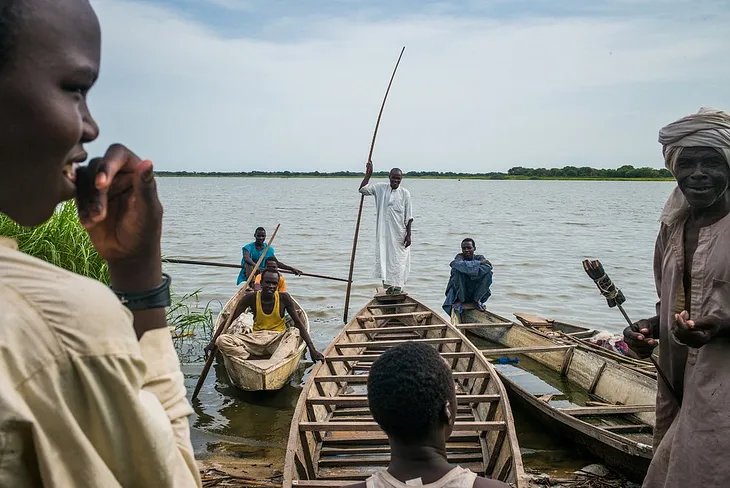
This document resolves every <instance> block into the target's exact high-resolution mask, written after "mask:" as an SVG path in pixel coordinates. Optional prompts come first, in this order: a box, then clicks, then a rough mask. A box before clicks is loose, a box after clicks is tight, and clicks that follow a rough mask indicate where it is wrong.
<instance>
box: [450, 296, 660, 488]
mask: <svg viewBox="0 0 730 488" xmlns="http://www.w3.org/2000/svg"><path fill="white" fill-rule="evenodd" d="M451 319H452V323H454V324H455V325H456V326H457V327H458V328H459V329H460V330H463V331H465V332H467V333H468V334H473V336H470V337H474V336H476V337H475V338H474V341H475V342H476V345H477V347H478V348H479V349H481V350H482V353H483V354H485V355H487V356H491V357H493V358H499V357H503V358H505V357H506V358H509V359H512V360H513V361H514V359H513V358H515V357H517V359H518V361H519V362H518V363H517V364H497V365H495V368H496V369H497V371H498V372H499V374H500V376H501V378H502V381H503V383H504V385H505V387H506V388H507V390H508V392H509V395H510V400H511V401H512V403H513V404H514V405H518V404H519V405H521V406H523V407H525V408H527V409H529V410H530V411H531V412H532V413H534V414H535V415H536V416H537V417H538V418H539V420H540V421H541V422H543V423H544V424H545V425H546V426H549V427H550V428H551V429H553V430H554V431H555V432H556V433H558V434H559V435H561V436H562V437H564V438H567V439H570V440H572V441H573V442H575V444H576V445H577V446H579V447H581V448H584V449H585V450H587V451H588V452H590V453H591V454H593V455H594V456H596V457H597V458H599V459H601V460H602V462H603V463H604V464H605V465H606V466H608V467H610V468H612V469H614V470H615V471H617V472H619V473H621V474H623V475H624V476H626V477H627V478H628V479H630V480H632V481H637V482H640V481H641V480H642V479H643V478H644V476H645V475H646V471H647V469H648V467H649V463H650V461H651V457H652V447H651V444H652V435H653V429H654V425H655V420H656V419H655V414H654V408H655V402H656V399H655V396H656V387H657V383H656V379H654V378H651V377H649V376H647V375H646V374H643V373H641V372H638V371H636V370H634V369H632V368H629V367H626V366H625V365H623V364H621V363H620V362H619V361H616V360H614V359H613V358H609V357H606V356H602V355H599V354H596V353H595V352H594V351H593V350H592V349H590V348H588V347H585V346H583V345H581V344H576V343H574V342H570V341H565V342H562V343H561V342H559V341H557V340H556V339H555V338H550V337H547V336H545V335H543V334H540V333H538V332H536V331H535V330H533V329H531V328H528V327H525V326H523V325H521V324H518V323H516V322H512V321H509V320H507V319H505V318H504V317H501V316H499V315H496V314H494V313H491V312H487V313H483V312H479V311H477V310H473V309H471V310H464V313H463V314H461V315H459V314H457V313H452V317H451ZM478 338H481V339H486V341H481V340H479V339H478ZM487 341H489V342H487ZM497 345H498V346H497ZM494 347H500V348H497V349H495V348H494ZM503 347H507V348H509V349H503ZM498 361H499V360H498Z"/></svg>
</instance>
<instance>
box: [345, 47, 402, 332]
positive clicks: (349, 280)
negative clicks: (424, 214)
mask: <svg viewBox="0 0 730 488" xmlns="http://www.w3.org/2000/svg"><path fill="white" fill-rule="evenodd" d="M405 50H406V47H405V46H403V49H401V50H400V55H399V56H398V61H396V63H395V68H393V74H392V75H390V81H389V82H388V88H387V89H386V90H385V96H384V97H383V103H382V104H381V105H380V112H379V113H378V120H377V122H375V131H373V140H372V142H371V143H370V152H369V153H368V159H367V162H370V160H371V159H372V157H373V149H374V148H375V138H376V137H377V136H378V127H380V118H381V117H382V116H383V109H384V108H385V101H386V100H387V99H388V93H389V92H390V87H391V85H392V84H393V79H394V78H395V72H396V71H398V65H399V64H400V60H401V58H402V57H403V52H404V51H405ZM364 201H365V195H363V194H360V207H359V208H358V209H357V223H356V224H355V237H353V239H352V255H351V256H350V272H349V274H348V275H347V292H346V293H345V315H344V317H343V319H342V320H343V322H344V323H347V314H348V311H349V308H350V291H351V290H352V272H353V270H354V268H355V252H356V251H357V238H358V236H359V235H360V219H361V218H362V205H363V203H364Z"/></svg>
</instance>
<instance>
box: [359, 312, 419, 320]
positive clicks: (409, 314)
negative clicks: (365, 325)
mask: <svg viewBox="0 0 730 488" xmlns="http://www.w3.org/2000/svg"><path fill="white" fill-rule="evenodd" d="M432 315H433V314H432V313H431V312H427V311H425V310H424V311H422V312H398V313H383V314H378V315H375V314H374V315H371V316H370V317H362V320H365V321H368V320H370V318H373V319H376V320H391V319H406V318H423V319H426V318H428V317H431V316H432ZM358 319H359V317H358Z"/></svg>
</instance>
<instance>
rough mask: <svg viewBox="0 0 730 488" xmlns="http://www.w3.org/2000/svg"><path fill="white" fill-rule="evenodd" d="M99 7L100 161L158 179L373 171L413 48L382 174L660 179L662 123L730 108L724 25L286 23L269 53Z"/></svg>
mask: <svg viewBox="0 0 730 488" xmlns="http://www.w3.org/2000/svg"><path fill="white" fill-rule="evenodd" d="M215 1H219V2H227V3H230V4H231V5H233V4H239V3H240V5H241V6H243V5H246V4H247V2H236V1H235V0H215ZM95 8H96V10H97V13H98V14H99V17H100V20H101V23H102V32H103V42H104V49H103V56H104V57H103V63H102V78H101V80H100V82H99V85H98V86H97V87H96V88H95V90H94V92H92V95H91V96H92V100H91V104H92V110H94V115H95V116H96V118H97V120H98V121H99V123H100V125H101V129H102V137H101V140H100V142H99V143H97V144H95V145H94V147H93V149H95V150H96V152H100V151H102V150H103V148H102V147H101V146H103V145H105V144H108V143H110V142H115V141H120V142H124V143H127V144H129V145H130V146H131V147H133V148H134V149H135V150H136V151H138V152H139V153H141V154H143V155H144V156H147V157H150V158H152V159H153V160H154V161H155V162H156V166H157V168H158V169H170V170H172V169H187V170H204V171H205V170H223V171H226V170H228V171H237V170H243V171H245V170H253V169H258V170H283V169H289V170H315V169H317V170H320V171H336V170H346V169H349V170H359V169H361V167H362V165H363V162H364V159H365V157H366V156H367V150H368V147H369V142H370V137H371V134H372V129H373V125H374V123H375V118H376V116H377V110H378V108H379V105H380V101H381V99H382V96H383V92H384V90H385V87H386V84H387V81H388V77H389V75H390V72H391V70H392V66H393V64H394V62H395V59H396V57H397V55H398V51H399V50H400V47H401V46H402V45H406V46H407V48H406V53H405V55H404V58H403V61H402V63H401V67H400V69H399V72H398V75H397V77H396V80H395V82H394V86H393V89H392V91H391V95H390V98H389V100H388V105H387V107H386V109H385V114H384V116H383V122H382V124H381V130H380V134H379V136H378V143H377V146H376V150H375V155H374V158H373V159H374V161H375V163H376V166H378V167H383V168H385V167H390V166H394V165H398V166H401V167H402V168H403V169H404V170H406V171H408V170H444V171H448V170H463V171H492V170H506V169H508V168H509V167H511V166H517V165H523V166H548V167H550V166H563V165H565V164H579V165H590V166H601V167H616V166H618V165H621V164H635V165H649V166H655V167H659V166H660V165H661V157H660V150H659V147H658V144H657V143H656V134H657V131H658V129H659V128H660V127H661V126H662V125H663V124H665V123H667V122H669V121H671V120H673V119H675V118H678V117H680V116H682V115H685V114H687V113H689V112H692V111H695V110H696V109H697V108H699V106H701V105H713V106H718V107H719V108H726V109H730V107H728V106H727V105H728V102H730V87H728V85H727V84H726V83H725V82H724V80H727V79H728V77H730V67H729V66H728V64H727V63H726V62H725V57H726V53H727V51H728V48H730V38H728V36H727V33H726V30H725V27H724V25H725V22H726V19H725V20H723V17H722V16H717V17H714V18H713V20H712V21H705V22H700V23H692V22H682V21H681V20H680V21H674V20H669V19H666V20H659V19H656V20H652V19H650V18H645V17H642V18H636V19H633V20H632V19H625V18H621V19H617V18H610V17H597V18H532V19H529V18H513V19H510V20H499V19H489V18H483V19H478V18H472V19H463V18H455V17H449V16H434V15H431V16H424V15H415V14H414V15H413V16H410V17H409V16H406V17H404V16H400V17H399V18H398V19H396V20H382V21H375V20H362V19H361V20H358V18H357V16H354V17H350V18H326V17H319V18H314V19H313V18H309V19H308V20H305V19H296V18H289V19H286V18H282V19H279V21H277V22H276V23H274V24H271V25H269V26H263V27H264V30H266V29H268V31H267V36H266V38H267V39H272V38H276V36H274V34H276V33H277V32H278V33H279V34H280V37H279V38H280V39H287V40H281V41H263V40H260V39H256V38H254V37H253V36H252V35H248V36H247V33H246V32H241V34H240V35H239V36H234V37H231V35H230V32H227V35H226V37H224V36H222V35H219V34H217V33H216V32H215V30H214V29H213V28H211V27H210V26H205V25H203V24H200V23H196V22H195V21H193V20H190V19H188V18H184V17H182V16H180V15H178V14H176V13H175V11H173V10H170V9H165V8H161V7H153V6H149V5H143V4H139V3H132V2H128V1H122V0H100V1H98V2H96V3H95ZM294 31H296V32H297V35H296V36H292V35H291V33H292V32H294ZM723 104H725V106H724V107H723Z"/></svg>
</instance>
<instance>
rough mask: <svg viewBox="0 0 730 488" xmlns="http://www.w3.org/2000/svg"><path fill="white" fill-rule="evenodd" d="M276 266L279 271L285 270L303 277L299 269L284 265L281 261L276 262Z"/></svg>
mask: <svg viewBox="0 0 730 488" xmlns="http://www.w3.org/2000/svg"><path fill="white" fill-rule="evenodd" d="M276 265H277V266H278V267H279V269H285V270H287V271H291V272H292V273H294V274H295V275H297V276H301V275H302V272H301V270H299V269H297V268H294V267H292V266H289V265H288V264H284V263H282V262H281V261H277V262H276Z"/></svg>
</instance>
